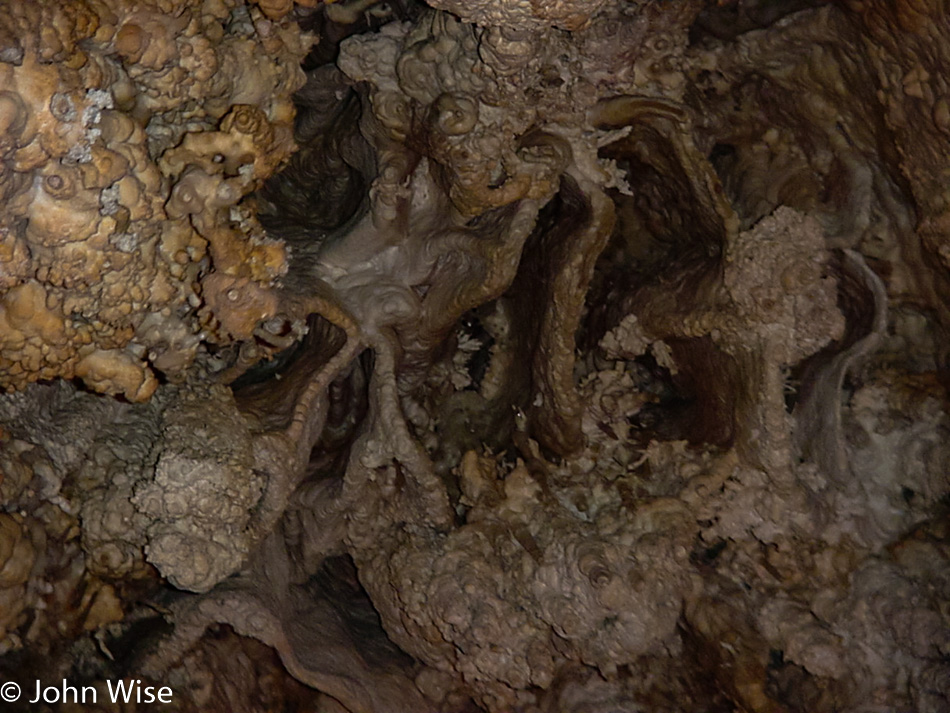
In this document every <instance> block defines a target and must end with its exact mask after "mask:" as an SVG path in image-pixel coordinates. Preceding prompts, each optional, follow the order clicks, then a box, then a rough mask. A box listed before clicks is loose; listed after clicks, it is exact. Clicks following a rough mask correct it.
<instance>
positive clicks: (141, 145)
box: [0, 0, 308, 401]
mask: <svg viewBox="0 0 950 713" xmlns="http://www.w3.org/2000/svg"><path fill="white" fill-rule="evenodd" d="M284 4H285V5H291V4H288V3H284ZM279 5H280V3H273V2H270V3H260V5H254V4H247V3H245V2H244V0H221V2H207V3H189V2H184V1H181V0H151V1H149V2H142V3H135V4H134V5H133V4H129V3H125V2H119V1H118V0H107V1H106V2H84V1H79V2H70V3H60V2H56V1H54V0H50V1H48V2H31V3H19V2H17V3H6V4H3V5H0V201H2V203H3V206H4V210H3V211H2V215H0V262H2V264H3V266H4V269H3V270H2V272H0V386H2V387H5V388H6V389H8V390H12V389H18V388H22V387H23V386H24V385H26V384H27V383H30V382H32V381H36V380H41V379H52V378H56V377H63V378H74V377H79V378H80V379H82V380H83V381H84V382H85V383H86V384H87V386H89V387H91V388H92V389H94V390H96V391H100V392H105V393H112V394H121V395H123V396H124V397H125V398H127V399H129V400H132V401H141V400H144V399H147V398H148V397H149V396H150V395H151V394H152V392H153V391H154V390H155V388H156V386H157V384H158V380H157V378H156V372H161V373H163V374H164V375H165V376H166V377H168V378H170V379H172V380H174V379H176V377H180V376H181V375H182V374H183V373H184V371H185V370H186V369H187V368H188V367H189V366H190V365H191V364H192V363H193V362H194V360H195V358H196V356H197V355H198V354H199V353H200V351H201V350H202V348H203V347H202V345H203V344H207V343H217V344H222V343H228V342H231V341H234V340H241V339H247V338H250V336H251V333H252V332H253V330H254V329H255V328H256V326H257V324H258V323H259V322H260V321H261V320H262V319H265V320H266V319H267V318H269V317H271V316H273V314H274V312H275V311H276V309H277V302H276V299H275V297H274V296H273V287H274V285H275V281H276V280H277V278H278V277H279V276H280V275H281V274H282V273H283V272H284V271H285V270H286V254H285V250H284V248H283V245H282V244H281V243H279V242H276V241H271V240H269V239H267V238H266V236H264V234H263V230H262V229H261V228H260V227H259V226H258V225H257V223H256V220H255V219H254V218H253V214H252V212H251V211H248V210H247V209H246V208H244V206H243V205H241V204H240V201H241V200H242V198H243V197H244V196H245V195H246V194H247V193H249V192H250V191H252V190H254V189H255V188H256V187H257V186H258V185H259V184H260V182H261V181H262V180H263V179H264V178H266V177H267V176H268V175H270V174H271V173H273V171H274V170H275V169H276V167H277V166H278V165H279V164H280V162H281V161H282V160H283V159H284V158H286V157H287V156H288V155H289V154H290V152H291V151H292V150H293V148H294V144H293V138H292V132H293V125H292V122H293V105H292V102H291V100H290V96H291V94H292V92H293V91H294V90H295V89H296V88H297V87H298V86H299V84H300V83H301V81H302V73H301V70H300V68H299V62H300V59H301V58H302V56H303V55H304V54H305V52H306V51H307V48H308V42H307V41H306V40H305V39H303V38H301V36H300V33H299V31H298V30H297V29H296V26H293V25H292V24H291V23H290V21H289V19H282V15H283V14H285V13H286V12H287V11H289V9H290V7H279ZM291 28H292V29H291Z"/></svg>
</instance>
